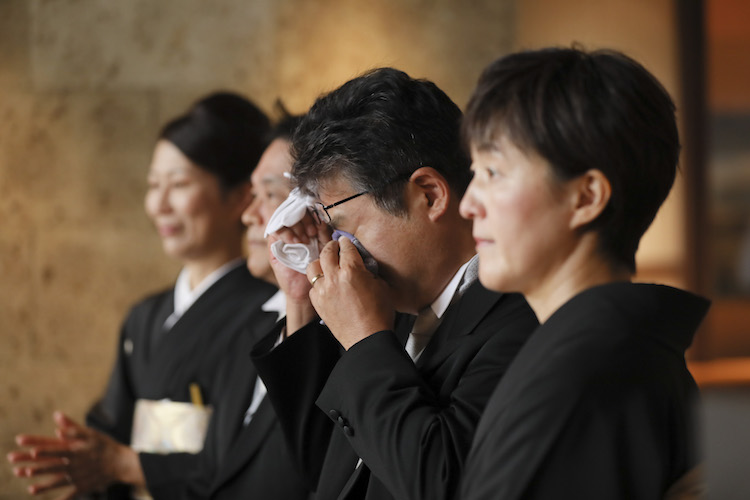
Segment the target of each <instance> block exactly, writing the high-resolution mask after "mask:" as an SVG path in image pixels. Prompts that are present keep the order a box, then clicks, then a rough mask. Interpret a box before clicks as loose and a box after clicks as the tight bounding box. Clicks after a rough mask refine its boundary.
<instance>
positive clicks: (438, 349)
mask: <svg viewBox="0 0 750 500" xmlns="http://www.w3.org/2000/svg"><path fill="white" fill-rule="evenodd" d="M501 297H502V295H501V294H498V293H495V292H490V291H489V290H487V289H486V288H484V287H483V286H482V285H481V284H480V283H479V281H476V282H475V283H474V284H473V285H471V286H470V287H469V288H468V289H467V290H466V292H465V293H464V294H463V296H462V297H461V298H460V299H459V300H458V301H457V302H455V303H454V304H451V306H450V307H449V308H448V310H447V311H446V312H445V316H444V317H443V321H442V322H441V323H440V326H439V327H438V329H437V330H436V331H435V333H434V334H433V336H432V338H431V339H430V342H429V343H428V344H427V347H425V349H424V352H423V353H422V355H421V356H420V358H419V360H418V361H417V367H418V368H419V369H420V370H422V369H427V368H429V367H432V366H435V365H436V364H439V363H441V362H442V361H443V360H444V359H445V358H446V357H447V356H449V355H450V354H451V353H452V352H453V351H454V349H453V348H452V345H453V344H455V343H456V342H460V340H461V338H462V337H465V336H466V335H469V334H470V333H471V332H473V331H474V330H475V329H476V327H477V325H478V324H479V323H480V322H481V321H482V320H483V319H484V317H485V316H486V315H487V313H488V312H490V310H491V309H492V308H493V307H494V306H495V304H497V302H498V301H499V300H500V298H501Z"/></svg>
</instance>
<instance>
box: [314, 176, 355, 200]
mask: <svg viewBox="0 0 750 500" xmlns="http://www.w3.org/2000/svg"><path fill="white" fill-rule="evenodd" d="M316 191H317V192H316V193H315V196H316V197H317V198H318V199H319V200H320V202H321V203H323V204H324V205H330V204H331V203H335V202H337V201H339V200H341V199H343V198H347V197H349V196H351V195H352V194H354V187H353V186H352V184H351V183H350V182H349V180H348V179H347V178H346V177H344V176H335V177H331V178H328V179H323V180H320V181H318V185H317V190H316Z"/></svg>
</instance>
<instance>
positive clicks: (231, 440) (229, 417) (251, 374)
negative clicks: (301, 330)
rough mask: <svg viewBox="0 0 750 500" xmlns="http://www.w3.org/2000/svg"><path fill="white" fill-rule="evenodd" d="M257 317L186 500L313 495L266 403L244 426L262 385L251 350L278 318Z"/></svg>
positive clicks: (230, 367)
mask: <svg viewBox="0 0 750 500" xmlns="http://www.w3.org/2000/svg"><path fill="white" fill-rule="evenodd" d="M259 315H261V316H262V317H261V318H259V319H258V320H257V321H255V322H254V328H253V330H252V331H248V332H246V335H245V337H244V338H243V339H242V342H241V343H239V345H238V346H237V349H236V355H235V356H234V359H233V360H232V361H231V362H229V363H227V365H226V366H225V369H224V370H223V373H222V375H221V381H222V383H223V384H225V391H224V394H223V396H222V400H221V401H220V404H219V405H218V407H217V409H216V412H215V413H214V415H213V418H212V419H211V424H210V426H209V429H208V433H207V435H206V442H205V444H204V448H203V450H202V451H201V453H200V461H199V463H198V464H197V466H196V468H195V469H194V471H193V472H192V474H191V475H190V478H189V482H188V485H187V492H186V493H185V496H184V498H190V499H204V498H211V499H226V500H234V499H241V498H263V499H277V498H278V499H283V500H297V499H299V500H303V499H305V498H307V496H308V494H309V491H308V489H307V488H306V486H305V484H304V483H303V481H302V479H301V477H300V475H299V474H298V473H297V469H296V464H295V462H294V461H292V458H291V454H290V452H289V449H288V447H287V444H286V441H285V440H284V436H283V434H282V431H281V427H280V426H279V422H278V419H277V418H276V413H275V412H274V410H273V407H272V406H271V404H270V402H269V401H268V400H267V398H264V399H263V402H262V403H261V404H260V406H259V407H258V409H257V410H256V412H255V414H254V416H253V418H252V420H251V421H250V423H249V424H248V425H247V426H245V425H243V419H244V416H245V412H246V410H247V408H248V406H249V405H250V402H251V400H252V394H253V390H254V388H255V384H256V381H257V380H258V377H257V372H256V371H255V367H254V366H253V364H252V362H251V361H250V349H251V347H252V346H253V345H254V344H255V343H256V342H257V341H258V340H259V336H258V334H257V333H255V332H261V333H265V332H267V331H268V330H269V329H270V328H272V327H273V325H274V323H275V320H276V313H262V312H261V313H259ZM156 498H157V500H159V499H158V497H156Z"/></svg>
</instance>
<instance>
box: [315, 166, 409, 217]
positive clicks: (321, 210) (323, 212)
mask: <svg viewBox="0 0 750 500" xmlns="http://www.w3.org/2000/svg"><path fill="white" fill-rule="evenodd" d="M409 177H411V174H403V175H398V176H396V177H393V178H392V179H388V180H387V181H386V182H384V183H383V185H382V186H380V187H379V188H378V190H380V189H383V188H384V187H386V186H388V185H389V184H392V183H394V182H396V181H400V180H403V179H408V178H409ZM370 192H371V191H369V190H368V191H362V192H361V193H357V194H353V195H351V196H349V197H348V198H344V199H343V200H340V201H337V202H336V203H331V204H330V205H323V204H322V203H320V202H316V203H315V205H314V206H313V214H314V215H315V217H317V219H318V222H321V223H323V224H330V223H331V214H329V213H328V210H329V209H331V208H333V207H337V206H339V205H341V204H342V203H346V202H347V201H351V200H353V199H354V198H358V197H360V196H362V195H363V194H367V193H370Z"/></svg>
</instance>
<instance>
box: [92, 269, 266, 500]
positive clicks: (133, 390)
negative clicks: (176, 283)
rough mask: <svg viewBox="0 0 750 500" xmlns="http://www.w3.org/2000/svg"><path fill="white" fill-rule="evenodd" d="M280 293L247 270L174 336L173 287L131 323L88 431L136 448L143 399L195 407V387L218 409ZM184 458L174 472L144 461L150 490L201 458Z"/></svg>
mask: <svg viewBox="0 0 750 500" xmlns="http://www.w3.org/2000/svg"><path fill="white" fill-rule="evenodd" d="M275 291H276V289H275V288H274V287H273V286H272V285H270V284H268V283H266V282H263V281H260V280H258V279H256V278H253V277H252V276H251V275H250V272H249V271H248V270H247V268H246V267H245V266H243V265H240V266H238V267H236V268H234V269H232V270H231V271H229V272H228V273H227V274H226V275H224V276H223V277H221V278H220V279H219V280H218V281H217V282H216V283H214V284H213V285H212V286H211V287H210V288H209V289H208V290H206V291H205V292H204V293H203V294H202V295H201V296H200V297H199V298H198V299H197V300H196V301H195V303H193V304H192V306H191V307H190V308H189V309H188V310H187V311H185V313H184V314H183V315H182V317H181V318H180V319H179V320H178V321H177V322H176V323H175V324H174V326H173V327H172V328H171V329H170V330H169V331H164V329H163V325H164V322H165V321H166V319H167V317H168V316H169V315H170V314H171V313H172V311H173V310H174V293H173V290H172V289H170V290H166V291H163V292H161V293H158V294H155V295H153V296H150V297H148V298H146V299H144V300H143V301H141V302H140V303H138V304H136V305H135V306H134V307H133V308H132V310H131V311H130V313H129V314H128V316H127V318H126V320H125V322H124V324H123V327H122V330H121V334H120V341H119V344H118V353H117V360H116V362H115V366H114V369H113V371H112V375H111V376H110V379H109V384H108V386H107V390H106V392H105V393H104V396H103V397H102V399H101V400H100V401H99V402H98V403H97V404H95V405H94V407H93V408H92V409H91V410H90V411H89V413H88V415H87V416H86V423H87V425H89V426H91V427H94V428H96V429H99V430H101V431H103V432H105V433H107V434H108V435H110V436H112V437H113V438H115V439H117V440H118V441H120V442H121V443H124V444H130V433H131V429H132V425H133V412H134V408H135V402H136V400H137V399H141V398H142V399H152V400H159V399H164V398H168V399H171V400H173V401H181V402H190V401H191V398H190V392H189V389H188V387H189V384H191V383H197V384H198V386H199V387H200V390H201V393H202V397H203V402H204V404H207V405H214V404H215V403H216V402H217V401H218V399H219V397H220V394H221V391H222V387H221V386H219V385H218V384H217V381H216V373H217V368H218V366H219V365H220V364H221V363H222V361H223V360H225V359H226V356H227V353H228V351H229V350H230V349H232V346H233V345H234V343H235V342H237V340H238V336H239V335H241V334H242V332H243V331H244V329H245V328H246V327H247V324H248V321H249V318H250V317H251V315H252V314H253V313H255V312H256V311H257V310H258V309H259V307H260V306H261V305H262V304H263V303H264V302H265V301H266V300H267V299H268V298H269V297H270V296H271V295H273V293H274V292H275ZM179 455H180V456H181V457H182V460H181V461H178V460H173V461H171V462H170V464H171V467H170V469H169V470H164V469H160V470H152V468H150V467H148V464H145V463H143V461H142V466H143V470H144V474H145V476H146V481H147V484H149V486H150V484H151V483H152V482H156V483H159V482H161V481H170V480H171V478H172V476H173V475H176V476H183V475H184V471H185V470H186V467H189V466H190V465H188V464H189V463H191V462H192V461H194V460H195V457H196V455H192V454H187V453H181V454H179ZM128 491H129V488H117V487H113V488H111V489H110V495H109V496H110V498H126V497H127V495H128V494H129V493H128Z"/></svg>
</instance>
